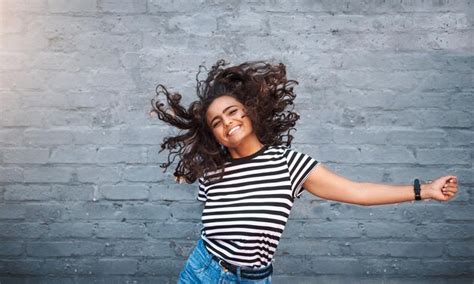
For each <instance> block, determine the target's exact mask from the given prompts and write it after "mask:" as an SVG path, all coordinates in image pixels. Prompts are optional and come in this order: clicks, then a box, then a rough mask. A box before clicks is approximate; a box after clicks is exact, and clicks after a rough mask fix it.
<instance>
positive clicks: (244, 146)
mask: <svg viewBox="0 0 474 284" xmlns="http://www.w3.org/2000/svg"><path fill="white" fill-rule="evenodd" d="M262 147H263V144H262V143H260V141H258V139H255V140H250V141H246V142H242V143H241V144H239V145H238V146H236V147H234V148H230V147H228V148H227V150H228V151H229V153H230V156H231V157H232V159H240V158H243V157H247V156H250V155H252V154H253V153H255V152H257V151H258V150H260V149H262Z"/></svg>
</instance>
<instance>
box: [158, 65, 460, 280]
mask: <svg viewBox="0 0 474 284" xmlns="http://www.w3.org/2000/svg"><path fill="white" fill-rule="evenodd" d="M226 65H227V64H226V63H225V62H224V61H223V60H220V61H218V62H217V63H216V64H215V65H214V66H213V67H212V69H211V70H210V71H209V72H208V74H207V78H206V79H205V80H199V74H200V73H201V72H199V73H198V76H197V95H198V97H199V99H198V100H197V101H195V102H193V103H192V104H191V105H190V106H189V108H188V109H187V110H186V109H185V108H183V107H182V106H181V105H180V100H181V95H180V94H178V93H173V94H171V93H169V92H168V91H167V89H166V88H165V87H164V86H163V85H158V87H157V96H156V97H155V99H154V100H153V102H152V105H153V112H155V113H156V114H157V115H158V117H159V118H160V119H161V120H163V121H165V122H167V123H169V124H171V125H172V126H174V127H177V128H179V129H181V130H183V131H184V132H181V133H180V134H179V135H177V136H174V137H166V138H165V139H164V141H163V143H162V145H161V148H162V150H161V151H163V150H165V149H167V150H169V151H170V152H169V155H168V162H167V163H164V164H162V165H161V167H163V168H165V170H166V168H168V167H169V166H170V165H171V163H172V162H173V161H174V160H175V158H176V157H178V159H179V161H178V164H177V167H176V169H175V172H174V175H175V177H176V179H177V180H178V181H179V182H188V183H193V182H195V181H196V180H198V184H199V190H198V193H197V199H198V200H200V201H202V202H205V206H204V209H203V213H202V223H203V229H202V231H201V238H200V240H199V241H198V243H197V246H196V247H195V249H194V250H193V252H192V253H191V255H190V256H189V259H188V261H187V262H186V264H185V266H184V268H183V270H182V272H181V274H180V276H179V283H270V282H271V275H272V270H273V269H272V259H273V255H274V253H275V250H276V248H277V246H278V242H279V240H280V237H281V234H282V232H283V229H284V228H285V225H286V222H287V220H288V216H289V214H290V210H291V208H292V206H293V203H294V201H295V200H296V199H297V198H299V196H300V195H301V193H302V192H303V189H306V190H307V191H309V192H310V193H311V194H314V195H316V196H318V197H320V198H324V199H329V200H334V201H339V202H345V203H352V204H358V205H379V204H391V203H399V202H404V201H411V200H420V199H435V200H439V201H448V200H450V199H452V198H453V197H454V196H455V194H456V192H457V180H456V177H455V176H443V177H440V178H438V179H436V180H435V181H433V182H431V183H426V184H419V181H418V180H415V181H414V184H413V185H405V186H395V185H385V184H375V183H359V182H354V181H351V180H349V179H346V178H344V177H342V176H339V175H337V174H335V173H333V172H332V171H330V170H329V169H327V168H326V167H324V166H323V165H321V164H320V163H319V162H318V161H316V160H315V159H313V158H312V157H310V156H308V155H306V154H304V153H300V152H297V151H295V150H293V149H290V147H291V141H292V139H293V136H292V135H291V134H290V131H291V130H293V129H294V128H293V127H294V126H295V123H296V121H297V120H298V119H299V116H298V114H297V113H295V112H293V111H292V110H291V108H290V106H292V105H293V100H294V98H295V94H294V93H293V86H294V85H295V84H297V82H296V81H294V80H287V78H286V71H285V66H284V65H283V64H277V65H272V64H269V63H265V62H261V61H255V62H246V63H243V64H240V65H238V66H232V67H226ZM162 98H165V99H166V101H162V100H161V99H162Z"/></svg>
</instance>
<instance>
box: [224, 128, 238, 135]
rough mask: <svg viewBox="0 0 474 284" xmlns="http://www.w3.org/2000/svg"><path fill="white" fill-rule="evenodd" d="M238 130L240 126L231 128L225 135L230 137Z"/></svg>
mask: <svg viewBox="0 0 474 284" xmlns="http://www.w3.org/2000/svg"><path fill="white" fill-rule="evenodd" d="M239 128H240V126H236V127H234V128H232V129H231V130H230V131H229V133H228V134H227V135H232V133H234V132H235V131H236V130H237V129H239Z"/></svg>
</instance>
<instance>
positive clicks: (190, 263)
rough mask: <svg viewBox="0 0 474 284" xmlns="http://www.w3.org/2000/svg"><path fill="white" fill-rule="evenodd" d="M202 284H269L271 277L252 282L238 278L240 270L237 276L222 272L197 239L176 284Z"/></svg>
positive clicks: (201, 241) (202, 243)
mask: <svg viewBox="0 0 474 284" xmlns="http://www.w3.org/2000/svg"><path fill="white" fill-rule="evenodd" d="M184 283H186V284H187V283H193V284H194V283H196V284H197V283H204V284H213V283H216V284H234V283H240V284H269V283H272V276H271V275H270V276H268V277H267V278H264V279H259V280H253V279H246V278H243V277H241V276H240V268H238V270H237V274H234V273H232V272H230V271H227V272H226V271H224V269H223V268H222V267H221V266H220V265H219V263H218V262H217V261H215V260H213V259H212V255H211V254H210V253H209V252H208V251H207V249H206V247H205V246H204V241H203V240H202V239H199V241H198V243H197V245H196V247H195V248H194V250H193V251H192V253H191V255H190V256H189V258H188V260H187V261H186V264H185V265H184V268H183V270H182V271H181V273H180V274H179V279H178V284H184Z"/></svg>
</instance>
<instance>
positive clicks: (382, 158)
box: [0, 0, 474, 284]
mask: <svg viewBox="0 0 474 284" xmlns="http://www.w3.org/2000/svg"><path fill="white" fill-rule="evenodd" d="M0 5H1V6H0V16H1V24H0V44H1V49H0V62H1V63H0V74H1V86H0V113H1V115H0V282H1V283H66V284H67V283H168V282H169V283H174V282H175V281H176V278H177V275H178V273H179V271H180V269H181V268H182V265H183V263H184V261H185V259H186V256H187V255H188V254H189V253H190V250H191V249H192V247H193V246H194V244H195V242H196V240H197V239H198V236H199V229H200V226H201V225H200V222H199V221H200V212H201V209H202V208H201V204H199V202H197V201H196V200H195V196H196V190H197V188H196V185H177V184H174V182H173V179H172V176H171V171H168V172H166V173H163V172H162V171H161V169H160V168H159V162H160V161H163V160H164V159H165V154H164V153H162V154H158V149H159V143H160V142H161V140H162V139H163V137H164V136H166V135H167V134H170V133H172V131H173V130H170V129H169V128H168V127H167V126H166V125H164V124H162V123H161V122H160V121H158V120H156V119H153V118H151V117H150V116H149V115H148V111H149V109H150V103H149V101H150V99H151V98H152V97H153V94H154V88H155V86H156V84H157V83H164V84H165V85H166V86H168V87H169V88H170V89H172V90H174V91H180V92H182V93H183V95H184V100H185V102H187V103H188V102H190V101H192V100H194V99H195V96H194V87H195V79H194V78H195V74H196V72H197V70H198V65H199V64H201V63H204V64H205V65H207V66H210V65H211V64H213V63H214V62H215V61H217V59H219V58H224V59H227V60H228V61H230V62H232V63H234V64H237V63H240V62H243V61H246V60H255V59H266V60H273V61H274V62H280V61H281V62H283V63H285V64H286V65H287V71H288V77H289V78H291V79H297V80H298V81H299V82H300V84H299V86H297V87H296V93H297V95H298V96H297V99H296V103H297V104H296V109H297V110H298V111H299V113H300V114H301V117H302V118H301V120H300V121H299V123H298V125H297V128H298V131H297V132H296V139H295V144H294V149H297V150H300V151H302V152H305V153H307V154H310V155H311V156H313V157H314V158H315V159H317V160H319V161H321V162H323V163H325V164H326V166H327V167H329V168H331V169H333V170H335V171H336V172H338V173H339V174H342V175H344V176H346V177H348V178H351V179H353V180H358V181H371V182H380V183H393V184H407V183H411V182H412V180H413V178H414V177H421V178H423V179H424V180H429V179H433V178H435V177H437V176H440V175H444V174H448V173H452V174H456V175H457V176H458V178H459V181H460V193H459V195H458V196H457V198H456V199H455V200H453V201H451V202H449V203H439V202H433V201H431V202H419V203H416V204H412V203H403V204H396V205H385V206H373V207H361V206H354V205H347V204H340V203H336V202H328V201H325V200H321V199H318V198H315V197H312V196H310V195H309V194H308V193H306V194H304V196H303V198H302V199H300V200H298V202H297V203H296V205H295V208H294V210H293V212H292V215H291V220H290V222H289V224H288V227H287V229H286V230H285V232H284V235H283V239H282V241H281V244H280V247H279V251H278V253H277V255H276V257H275V274H274V280H275V281H274V282H275V283H288V282H293V283H315V282H318V283H367V282H368V281H371V282H370V283H381V282H383V281H385V282H384V283H448V281H452V280H457V281H458V282H466V283H470V281H471V279H472V278H473V275H474V268H473V259H474V250H473V247H474V242H473V236H474V223H473V217H474V214H473V212H474V199H473V184H474V172H473V167H472V161H473V150H472V149H473V141H474V139H473V138H474V135H473V133H474V132H473V113H472V109H473V107H474V99H473V98H474V96H473V90H474V86H473V73H472V71H473V21H472V19H473V17H472V9H473V7H472V5H473V3H472V2H471V1H447V0H439V1H422V0H416V1H394V0H393V1H379V0H374V1H363V3H362V2H358V1H343V0H335V1H329V0H327V1H269V0H258V1H218V0H200V1H184V0H176V1H171V0H169V1H156V0H148V1H147V0H133V1H132V0H129V1H111V0H74V1H67V0H34V1H26V0H1V1H0ZM94 281H97V282H94ZM449 283H451V282H449Z"/></svg>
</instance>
